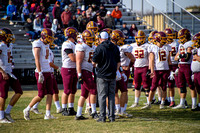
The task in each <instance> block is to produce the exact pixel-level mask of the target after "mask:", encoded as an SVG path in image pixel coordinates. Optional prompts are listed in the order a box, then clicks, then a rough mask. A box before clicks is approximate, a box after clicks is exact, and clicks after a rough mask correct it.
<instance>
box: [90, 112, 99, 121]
mask: <svg viewBox="0 0 200 133" xmlns="http://www.w3.org/2000/svg"><path fill="white" fill-rule="evenodd" d="M91 116H92V118H93V119H95V120H96V119H98V118H99V116H98V114H97V112H95V113H92V114H91Z"/></svg>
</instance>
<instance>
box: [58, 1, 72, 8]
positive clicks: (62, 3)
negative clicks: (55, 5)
mask: <svg viewBox="0 0 200 133" xmlns="http://www.w3.org/2000/svg"><path fill="white" fill-rule="evenodd" d="M69 3H70V0H61V3H60V6H61V8H62V9H63V8H64V7H65V5H69Z"/></svg>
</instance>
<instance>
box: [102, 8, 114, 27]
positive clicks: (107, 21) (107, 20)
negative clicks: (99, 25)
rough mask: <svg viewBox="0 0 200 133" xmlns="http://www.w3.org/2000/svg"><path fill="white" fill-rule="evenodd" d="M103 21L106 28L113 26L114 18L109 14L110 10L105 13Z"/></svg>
mask: <svg viewBox="0 0 200 133" xmlns="http://www.w3.org/2000/svg"><path fill="white" fill-rule="evenodd" d="M104 23H105V27H106V28H111V29H114V28H115V20H114V18H113V17H112V16H111V12H110V11H107V15H106V17H105V18H104Z"/></svg>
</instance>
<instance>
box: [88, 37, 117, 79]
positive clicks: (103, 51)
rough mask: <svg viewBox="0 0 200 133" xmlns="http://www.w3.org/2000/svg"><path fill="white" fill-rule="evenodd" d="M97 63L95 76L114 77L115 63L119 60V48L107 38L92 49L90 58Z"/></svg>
mask: <svg viewBox="0 0 200 133" xmlns="http://www.w3.org/2000/svg"><path fill="white" fill-rule="evenodd" d="M92 60H93V62H95V63H97V64H98V65H97V77H98V78H103V79H115V78H116V71H117V63H118V62H120V52H119V48H118V47H117V46H116V45H114V44H113V43H111V42H110V41H109V40H107V41H104V42H102V43H101V44H100V45H99V46H98V47H97V48H96V49H95V51H94V55H93V58H92Z"/></svg>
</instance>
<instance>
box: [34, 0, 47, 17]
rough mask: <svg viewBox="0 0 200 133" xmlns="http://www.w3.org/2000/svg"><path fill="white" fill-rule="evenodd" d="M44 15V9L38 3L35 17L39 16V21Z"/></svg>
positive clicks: (41, 4)
mask: <svg viewBox="0 0 200 133" xmlns="http://www.w3.org/2000/svg"><path fill="white" fill-rule="evenodd" d="M45 14H46V12H45V7H44V6H43V3H42V2H40V5H39V6H38V7H37V9H36V15H39V17H40V19H41V20H42V19H44V18H45Z"/></svg>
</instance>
